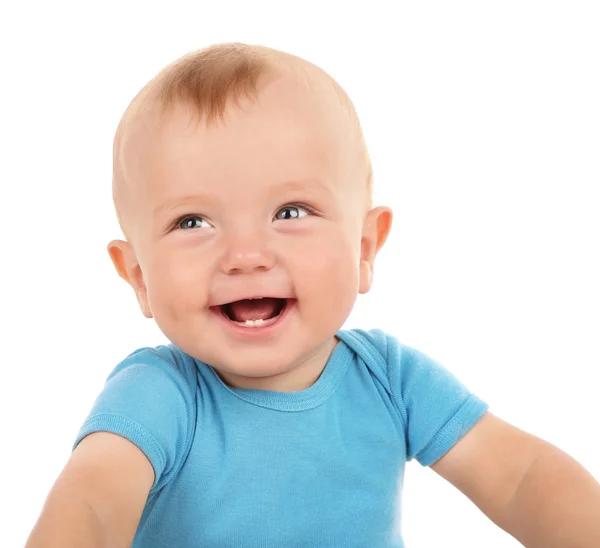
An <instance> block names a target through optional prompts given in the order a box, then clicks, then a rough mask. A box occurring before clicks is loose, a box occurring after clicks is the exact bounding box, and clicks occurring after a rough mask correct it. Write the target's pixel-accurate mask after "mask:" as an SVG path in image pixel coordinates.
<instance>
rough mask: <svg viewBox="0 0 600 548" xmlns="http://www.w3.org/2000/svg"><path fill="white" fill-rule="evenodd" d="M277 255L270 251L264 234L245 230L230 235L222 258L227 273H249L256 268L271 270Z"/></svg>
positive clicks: (222, 264) (222, 268) (223, 267)
mask: <svg viewBox="0 0 600 548" xmlns="http://www.w3.org/2000/svg"><path fill="white" fill-rule="evenodd" d="M274 265H275V256H274V254H273V253H272V252H271V251H270V249H269V245H268V242H267V238H266V237H265V235H264V234H260V233H258V232H256V233H250V232H247V231H246V232H243V233H238V234H235V235H230V236H229V238H228V239H227V242H226V249H225V253H224V254H223V258H222V259H221V271H222V272H224V273H225V274H249V273H251V272H254V271H255V270H265V271H267V270H270V269H271V268H273V266H274Z"/></svg>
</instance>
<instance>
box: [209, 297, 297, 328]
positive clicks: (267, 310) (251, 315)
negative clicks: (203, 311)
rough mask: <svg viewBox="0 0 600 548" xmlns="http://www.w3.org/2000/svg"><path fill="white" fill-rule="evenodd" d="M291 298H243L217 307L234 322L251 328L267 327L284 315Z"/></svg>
mask: <svg viewBox="0 0 600 548" xmlns="http://www.w3.org/2000/svg"><path fill="white" fill-rule="evenodd" d="M291 300H292V299H281V298H277V297H261V298H258V299H242V300H241V301H234V302H231V303H227V304H223V305H220V306H219V307H217V308H219V309H220V313H221V314H222V315H223V316H224V317H225V318H227V319H228V320H229V321H230V322H231V323H233V324H236V325H239V326H242V327H251V328H252V327H254V328H256V327H266V326H268V325H271V324H273V323H275V322H276V321H277V320H278V319H279V318H280V317H281V316H283V314H284V312H285V310H286V309H287V308H288V305H289V302H290V301H291Z"/></svg>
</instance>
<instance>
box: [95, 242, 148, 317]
mask: <svg viewBox="0 0 600 548" xmlns="http://www.w3.org/2000/svg"><path fill="white" fill-rule="evenodd" d="M106 249H107V251H108V254H109V255H110V258H111V259H112V262H113V264H114V265H115V268H116V270H117V272H118V274H119V276H121V278H123V279H124V280H125V281H126V282H127V283H128V284H129V285H130V286H131V287H132V288H133V290H134V291H135V295H136V297H137V300H138V304H139V305H140V308H141V309H142V313H143V314H144V316H146V318H152V310H150V302H149V301H148V292H147V290H146V284H145V282H144V277H143V274H142V269H141V267H140V265H139V263H138V262H137V258H136V256H135V253H134V252H133V249H132V248H131V245H129V243H128V242H124V241H123V240H113V241H112V242H110V243H109V244H108V247H107V248H106Z"/></svg>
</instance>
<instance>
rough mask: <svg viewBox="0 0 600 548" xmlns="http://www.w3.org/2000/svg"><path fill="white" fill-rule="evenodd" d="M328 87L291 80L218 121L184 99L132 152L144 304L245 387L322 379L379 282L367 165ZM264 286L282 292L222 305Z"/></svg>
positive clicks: (168, 331) (168, 330)
mask: <svg viewBox="0 0 600 548" xmlns="http://www.w3.org/2000/svg"><path fill="white" fill-rule="evenodd" d="M329 95H330V96H326V94H323V93H311V92H309V91H307V89H306V88H304V89H303V88H302V87H300V86H298V85H297V84H295V83H293V82H289V81H287V80H279V81H276V82H274V83H272V84H270V85H269V86H268V87H266V88H265V89H264V90H263V91H261V93H260V95H259V99H258V101H253V102H250V101H243V103H242V106H243V108H242V109H239V108H236V107H234V106H231V107H229V108H228V111H227V113H226V116H225V123H224V124H223V123H219V124H217V125H213V126H211V127H208V128H207V127H206V125H205V124H203V123H202V124H200V125H196V124H195V123H190V116H189V112H188V111H186V109H185V108H184V107H178V108H177V109H176V110H175V111H174V112H173V113H172V114H169V116H168V118H167V122H166V124H165V125H164V126H163V127H162V129H161V130H160V132H151V133H150V135H149V136H146V137H143V138H142V139H141V141H140V142H138V143H137V144H136V145H135V147H133V149H134V151H133V152H132V157H131V158H129V159H128V160H127V164H128V166H127V167H128V175H129V176H130V179H131V181H132V183H131V184H132V186H131V188H130V189H129V192H130V193H131V196H132V200H131V201H132V204H133V206H134V210H135V211H131V210H130V211H129V212H128V215H133V216H134V217H133V218H132V219H130V220H131V222H132V226H134V232H135V241H134V242H133V243H134V245H135V251H136V257H135V259H136V261H137V262H138V263H139V265H140V269H141V274H142V277H143V280H142V279H140V280H139V285H138V289H137V292H138V299H139V301H140V305H141V306H142V309H143V311H144V314H145V315H146V316H148V317H154V319H155V321H156V322H157V324H158V326H159V327H160V329H161V330H162V331H163V333H164V334H165V335H166V336H167V337H168V338H169V340H170V341H172V342H173V343H174V344H175V345H177V346H178V347H179V348H181V349H182V350H183V351H184V352H186V353H188V354H190V355H192V356H194V357H195V358H197V359H199V360H201V361H203V362H205V363H208V364H210V365H211V366H213V367H214V368H215V369H216V370H217V371H218V372H219V374H220V375H221V377H222V378H223V379H224V380H225V382H227V383H228V384H230V385H232V386H237V387H245V388H259V389H268V390H280V391H296V390H301V389H303V388H306V387H307V386H309V385H310V384H312V382H314V381H315V380H316V378H317V377H318V375H319V374H320V372H321V370H322V366H323V364H324V363H325V362H326V360H327V357H328V356H329V354H330V352H331V351H332V349H333V346H334V345H335V342H336V341H335V339H334V335H335V333H336V331H337V330H338V329H340V327H341V326H342V324H343V323H344V321H345V320H346V318H347V317H348V315H349V313H350V311H351V309H352V307H353V305H354V302H355V299H356V297H357V293H358V292H359V291H360V292H366V291H368V288H369V284H370V282H369V281H368V280H364V279H363V280H362V281H361V274H360V271H361V268H359V266H360V263H361V233H362V229H363V221H364V219H365V215H366V211H367V209H366V196H367V194H366V187H365V176H366V169H365V166H364V160H362V159H359V157H360V154H359V152H358V150H359V149H358V146H357V144H356V137H355V130H354V129H353V127H352V124H351V122H350V120H349V117H348V116H347V115H345V113H343V111H342V109H341V108H340V107H339V103H337V97H336V96H335V95H334V94H329ZM111 255H112V254H111ZM362 277H363V278H364V277H365V274H364V272H363V275H362ZM130 283H131V282H130ZM255 297H275V298H277V299H279V300H277V301H273V302H271V301H270V300H268V299H264V300H263V303H261V304H262V305H263V307H262V308H260V309H258V308H256V310H255V311H254V312H253V310H254V308H255V307H254V306H253V305H254V304H256V303H257V302H258V303H260V301H255V302H254V303H249V304H248V305H247V306H246V307H241V306H237V305H234V306H233V307H231V308H228V307H224V306H221V305H225V304H227V303H232V302H234V301H238V300H242V299H250V298H255ZM272 305H275V308H273V306H272ZM281 305H284V306H285V307H284V309H283V311H282V312H281V313H280V314H279V316H278V317H277V319H276V320H275V321H272V320H270V319H269V317H270V316H272V315H273V314H277V313H278V312H279V309H280V307H281ZM228 313H229V315H230V316H233V317H234V318H236V319H237V323H234V321H232V320H231V319H229V317H228ZM253 314H254V315H253ZM247 317H260V318H262V319H263V325H262V326H260V324H261V322H260V321H259V322H258V325H257V324H254V325H252V322H249V323H247V324H246V325H241V324H243V323H244V322H243V319H244V318H247ZM313 377H314V378H313Z"/></svg>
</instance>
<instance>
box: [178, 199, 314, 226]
mask: <svg viewBox="0 0 600 548" xmlns="http://www.w3.org/2000/svg"><path fill="white" fill-rule="evenodd" d="M292 207H295V208H297V209H303V210H304V211H306V212H307V213H308V214H309V215H316V213H317V211H316V210H315V209H313V208H312V207H310V206H307V205H306V204H286V205H284V206H282V207H280V208H279V209H278V210H277V213H279V212H280V211H281V210H282V209H287V208H292ZM277 213H276V214H275V215H277ZM196 217H199V218H200V219H203V220H206V219H204V217H203V216H202V215H194V214H190V213H186V214H185V215H182V216H181V217H179V218H178V219H177V220H176V221H175V222H174V223H173V227H172V229H171V230H177V229H179V230H191V229H190V228H185V229H184V228H179V225H180V224H181V223H182V222H183V221H185V220H187V219H194V218H196ZM278 220H280V221H281V220H283V219H278Z"/></svg>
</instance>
